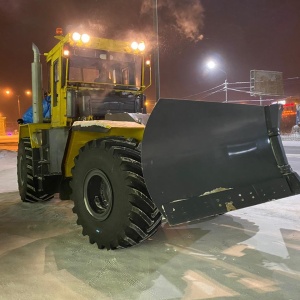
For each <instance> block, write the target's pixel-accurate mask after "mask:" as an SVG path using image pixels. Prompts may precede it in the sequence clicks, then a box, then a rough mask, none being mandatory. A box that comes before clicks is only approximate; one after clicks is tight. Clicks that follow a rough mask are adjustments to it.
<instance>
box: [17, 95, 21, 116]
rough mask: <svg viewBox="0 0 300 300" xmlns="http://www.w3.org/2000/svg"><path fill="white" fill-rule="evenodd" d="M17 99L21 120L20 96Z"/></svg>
mask: <svg viewBox="0 0 300 300" xmlns="http://www.w3.org/2000/svg"><path fill="white" fill-rule="evenodd" d="M17 97H18V113H19V119H21V107H20V95H17Z"/></svg>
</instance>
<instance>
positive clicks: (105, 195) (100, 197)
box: [84, 169, 113, 221]
mask: <svg viewBox="0 0 300 300" xmlns="http://www.w3.org/2000/svg"><path fill="white" fill-rule="evenodd" d="M84 203H85V206H86V208H87V210H88V212H89V213H90V214H91V215H92V216H93V217H94V218H95V219H97V220H99V221H104V220H105V219H107V217H108V216H109V215H110V213H111V210H112V206H113V192H112V187H111V184H110V181H109V180H108V177H107V176H106V174H105V173H104V172H102V171H101V170H98V169H94V170H91V171H89V172H88V173H87V175H86V177H85V180H84Z"/></svg>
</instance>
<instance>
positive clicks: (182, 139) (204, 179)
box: [142, 99, 300, 225]
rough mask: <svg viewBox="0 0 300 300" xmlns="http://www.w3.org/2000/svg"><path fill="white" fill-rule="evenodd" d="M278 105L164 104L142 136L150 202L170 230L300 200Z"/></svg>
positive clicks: (174, 101) (169, 101) (298, 180)
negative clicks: (266, 204)
mask: <svg viewBox="0 0 300 300" xmlns="http://www.w3.org/2000/svg"><path fill="white" fill-rule="evenodd" d="M280 117H281V108H280V106H279V105H271V106H265V107H261V106H250V105H243V104H227V103H226V104H224V103H213V102H200V101H190V100H177V99H161V100H159V102H158V103H157V105H156V107H155V108H154V110H153V112H152V114H151V115H150V118H149V120H148V123H147V125H146V128H145V132H144V138H143V142H142V166H143V174H144V178H145V182H146V185H147V188H148V191H149V193H150V196H151V198H152V200H153V201H154V203H155V204H156V205H157V207H158V209H159V210H160V211H161V213H162V214H163V215H164V216H165V218H166V219H167V220H168V222H169V223H170V224H171V225H176V224H180V223H184V222H188V221H192V220H196V219H201V218H205V217H209V216H214V215H218V214H223V213H226V212H228V211H231V210H235V209H239V208H243V207H247V206H251V205H256V204H259V203H263V202H267V201H270V200H275V199H280V198H284V197H288V196H291V195H294V194H299V193H300V177H299V175H298V174H297V173H295V172H293V170H292V169H291V167H290V165H289V164H288V161H287V158H286V155H285V151H284V149H283V145H282V141H281V138H280V134H279V129H278V128H279V121H280Z"/></svg>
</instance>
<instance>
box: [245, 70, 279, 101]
mask: <svg viewBox="0 0 300 300" xmlns="http://www.w3.org/2000/svg"><path fill="white" fill-rule="evenodd" d="M250 92H251V96H263V95H266V96H283V95H284V90H283V77H282V72H276V71H263V70H251V71H250Z"/></svg>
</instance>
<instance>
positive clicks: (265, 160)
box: [18, 33, 300, 249]
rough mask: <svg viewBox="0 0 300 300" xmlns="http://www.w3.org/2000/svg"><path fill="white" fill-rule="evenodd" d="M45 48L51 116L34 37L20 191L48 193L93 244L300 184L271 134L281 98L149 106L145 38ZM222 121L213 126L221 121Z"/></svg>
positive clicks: (73, 41) (106, 244)
mask: <svg viewBox="0 0 300 300" xmlns="http://www.w3.org/2000/svg"><path fill="white" fill-rule="evenodd" d="M56 38H57V39H58V40H59V42H58V43H57V45H56V46H55V47H54V48H53V49H52V50H51V51H50V52H48V53H46V54H45V57H46V61H47V71H48V82H49V87H48V88H49V90H48V91H49V94H50V96H51V116H50V118H45V117H43V114H42V98H43V97H42V78H41V74H42V71H41V63H40V53H39V50H38V48H37V47H36V46H35V45H33V52H34V62H33V63H32V86H33V105H32V110H33V122H32V123H28V124H23V125H20V141H19V150H18V184H19V191H20V196H21V199H22V201H27V202H39V201H47V200H49V199H51V198H52V197H53V195H54V194H55V193H58V192H59V193H60V197H61V199H71V200H73V201H74V208H73V211H74V213H76V214H77V216H78V220H77V223H78V224H79V225H81V226H82V228H83V234H84V235H88V236H89V240H90V242H91V243H96V244H97V245H98V247H99V248H100V249H103V248H106V249H118V248H126V247H130V246H133V245H136V244H139V243H140V242H142V241H144V240H145V239H147V238H149V237H150V236H151V235H152V234H154V233H155V232H156V230H157V228H158V226H159V225H160V223H161V218H162V216H163V217H164V218H166V219H167V221H168V222H169V223H170V224H171V225H175V224H180V223H183V222H189V221H192V220H196V219H201V218H206V217H209V216H214V215H218V214H223V213H226V212H228V211H231V210H234V209H239V208H242V207H247V206H251V205H255V204H259V203H263V202H266V201H270V200H274V199H279V198H283V197H287V196H290V195H293V194H297V193H300V180H299V176H298V174H296V173H295V172H293V171H292V169H291V167H290V166H289V164H288V162H287V158H286V155H285V152H284V149H283V146H282V142H281V138H280V135H279V130H278V128H279V119H280V113H281V110H280V106H278V105H272V106H266V107H258V106H257V107H256V106H246V105H238V104H222V103H207V102H200V101H189V100H179V99H160V100H159V101H158V103H157V105H156V106H155V108H154V110H153V112H152V113H151V115H149V114H147V113H146V106H145V99H146V98H145V95H144V91H145V89H146V88H147V87H148V85H147V84H145V82H147V83H148V82H149V84H150V83H151V82H150V81H151V80H150V79H149V73H150V67H149V66H148V62H147V59H146V57H147V56H146V55H145V45H144V43H130V42H123V41H116V40H109V39H102V38H97V37H90V36H88V35H87V34H80V33H69V34H67V35H65V36H62V35H59V36H56ZM220 124H222V125H221V126H220Z"/></svg>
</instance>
